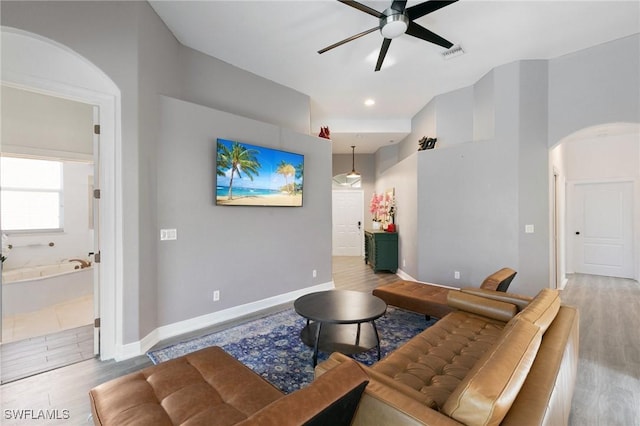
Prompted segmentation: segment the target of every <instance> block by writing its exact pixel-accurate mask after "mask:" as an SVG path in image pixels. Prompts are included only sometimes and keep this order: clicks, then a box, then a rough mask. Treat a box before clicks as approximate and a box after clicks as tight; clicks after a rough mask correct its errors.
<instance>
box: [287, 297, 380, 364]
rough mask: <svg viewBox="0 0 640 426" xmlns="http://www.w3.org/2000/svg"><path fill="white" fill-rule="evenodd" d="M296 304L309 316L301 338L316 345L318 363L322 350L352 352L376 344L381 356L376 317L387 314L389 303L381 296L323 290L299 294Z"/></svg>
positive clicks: (301, 314)
mask: <svg viewBox="0 0 640 426" xmlns="http://www.w3.org/2000/svg"><path fill="white" fill-rule="evenodd" d="M293 307H294V309H295V311H296V312H297V313H298V314H299V315H300V316H302V317H304V318H306V319H307V325H306V326H305V327H304V328H303V329H302V331H301V332H300V338H301V339H302V341H303V342H304V343H305V344H306V345H307V346H310V347H312V348H313V365H314V367H315V365H316V364H317V363H318V350H321V351H323V352H342V353H343V354H347V355H349V354H355V353H360V352H365V351H368V350H369V349H371V348H374V347H376V348H377V349H378V360H380V336H379V335H378V329H377V328H376V323H375V320H376V319H378V318H380V317H381V316H382V315H384V313H385V312H386V310H387V304H386V303H385V302H384V301H383V300H382V299H380V298H379V297H376V296H373V295H372V294H370V293H363V292H359V291H351V290H329V291H320V292H317V293H310V294H307V295H304V296H302V297H299V298H298V299H297V300H296V301H295V302H294V304H293ZM363 324H364V327H363Z"/></svg>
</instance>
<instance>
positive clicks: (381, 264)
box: [364, 231, 398, 273]
mask: <svg viewBox="0 0 640 426" xmlns="http://www.w3.org/2000/svg"><path fill="white" fill-rule="evenodd" d="M364 263H368V264H370V265H371V267H372V268H373V272H378V271H391V272H393V273H395V272H396V271H397V270H398V233H397V232H385V231H364Z"/></svg>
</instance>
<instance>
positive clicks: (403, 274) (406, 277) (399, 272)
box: [396, 269, 417, 281]
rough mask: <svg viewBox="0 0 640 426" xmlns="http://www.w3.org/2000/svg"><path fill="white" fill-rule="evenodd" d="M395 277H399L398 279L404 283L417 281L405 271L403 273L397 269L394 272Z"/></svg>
mask: <svg viewBox="0 0 640 426" xmlns="http://www.w3.org/2000/svg"><path fill="white" fill-rule="evenodd" d="M396 275H397V276H398V277H400V279H403V280H405V281H417V280H416V279H415V278H413V277H412V276H411V275H409V274H407V273H406V272H405V271H403V270H402V269H398V270H397V271H396Z"/></svg>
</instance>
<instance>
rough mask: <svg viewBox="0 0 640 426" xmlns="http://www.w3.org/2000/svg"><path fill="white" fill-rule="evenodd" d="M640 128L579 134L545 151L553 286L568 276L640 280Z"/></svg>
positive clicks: (609, 127)
mask: <svg viewBox="0 0 640 426" xmlns="http://www.w3.org/2000/svg"><path fill="white" fill-rule="evenodd" d="M639 171H640V124H638V123H609V124H604V125H597V126H592V127H588V128H585V129H581V130H579V131H577V132H574V133H573V134H571V135H569V136H567V137H565V138H563V139H562V140H560V141H558V143H557V144H555V145H554V146H553V147H552V148H551V149H550V151H549V173H550V206H551V209H550V222H551V224H552V225H553V226H551V229H552V235H551V238H550V241H551V253H552V255H551V265H552V267H551V277H550V278H551V282H552V283H554V282H555V283H556V287H557V288H563V287H564V284H565V282H566V275H567V274H569V273H574V272H582V273H588V274H593V275H606V276H619V277H625V278H634V279H638V274H639V270H640V256H639V248H640V219H639V218H638V215H637V214H635V215H634V214H633V212H634V211H635V212H637V211H639V210H638V209H639V208H640V173H639Z"/></svg>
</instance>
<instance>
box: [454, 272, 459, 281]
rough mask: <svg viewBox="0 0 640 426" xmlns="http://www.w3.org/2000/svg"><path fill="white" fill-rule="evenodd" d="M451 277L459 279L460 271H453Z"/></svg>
mask: <svg viewBox="0 0 640 426" xmlns="http://www.w3.org/2000/svg"><path fill="white" fill-rule="evenodd" d="M453 278H455V279H456V280H459V279H460V271H454V272H453Z"/></svg>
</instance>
